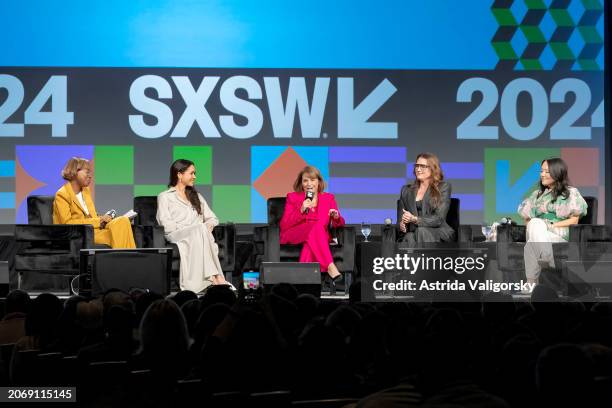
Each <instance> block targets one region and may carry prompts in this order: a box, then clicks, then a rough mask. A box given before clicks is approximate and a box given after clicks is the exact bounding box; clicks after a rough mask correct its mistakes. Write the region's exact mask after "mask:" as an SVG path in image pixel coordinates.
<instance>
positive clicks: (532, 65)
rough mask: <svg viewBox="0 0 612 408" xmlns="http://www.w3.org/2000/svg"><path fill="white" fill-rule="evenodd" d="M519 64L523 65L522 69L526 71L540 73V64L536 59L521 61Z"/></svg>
mask: <svg viewBox="0 0 612 408" xmlns="http://www.w3.org/2000/svg"><path fill="white" fill-rule="evenodd" d="M521 64H523V68H525V70H527V71H541V70H542V64H540V61H538V60H537V59H526V58H523V59H521Z"/></svg>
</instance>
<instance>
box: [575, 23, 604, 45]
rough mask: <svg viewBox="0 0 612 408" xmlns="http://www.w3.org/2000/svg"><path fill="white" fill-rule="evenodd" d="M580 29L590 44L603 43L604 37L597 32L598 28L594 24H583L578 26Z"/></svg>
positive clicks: (585, 40)
mask: <svg viewBox="0 0 612 408" xmlns="http://www.w3.org/2000/svg"><path fill="white" fill-rule="evenodd" d="M578 31H580V35H581V36H582V38H583V39H584V42H586V43H588V44H602V43H603V38H601V36H600V35H599V33H598V32H597V28H595V27H593V26H581V27H578Z"/></svg>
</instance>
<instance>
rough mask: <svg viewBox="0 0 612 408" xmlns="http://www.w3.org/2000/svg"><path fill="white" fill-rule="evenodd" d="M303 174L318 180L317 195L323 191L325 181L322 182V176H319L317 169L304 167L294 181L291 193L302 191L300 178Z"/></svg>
mask: <svg viewBox="0 0 612 408" xmlns="http://www.w3.org/2000/svg"><path fill="white" fill-rule="evenodd" d="M304 174H306V175H308V176H311V177H313V178H316V179H318V180H319V188H318V189H317V192H318V193H320V192H322V191H323V190H325V181H324V180H323V176H322V175H321V172H320V171H319V169H317V168H316V167H314V166H306V167H304V168H303V169H302V171H300V172H299V174H298V176H297V178H296V179H295V182H294V183H293V191H296V192H298V193H299V192H302V191H304V187H302V177H303V176H304Z"/></svg>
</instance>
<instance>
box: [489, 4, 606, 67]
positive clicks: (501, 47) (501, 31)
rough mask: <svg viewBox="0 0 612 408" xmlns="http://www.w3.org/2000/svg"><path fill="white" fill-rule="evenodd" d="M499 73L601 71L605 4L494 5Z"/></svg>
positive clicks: (602, 64)
mask: <svg viewBox="0 0 612 408" xmlns="http://www.w3.org/2000/svg"><path fill="white" fill-rule="evenodd" d="M491 11H492V13H493V15H494V16H495V19H496V20H497V23H498V24H499V28H498V29H497V31H496V32H495V35H494V36H493V38H492V40H491V43H492V46H493V48H494V49H495V52H496V54H497V56H498V57H499V62H498V64H497V68H513V69H515V70H551V69H555V70H556V69H565V70H570V69H571V70H574V71H600V70H603V67H604V49H603V48H604V47H603V38H604V33H603V26H604V16H603V3H602V0H514V1H513V0H495V1H494V2H493V5H492V6H491Z"/></svg>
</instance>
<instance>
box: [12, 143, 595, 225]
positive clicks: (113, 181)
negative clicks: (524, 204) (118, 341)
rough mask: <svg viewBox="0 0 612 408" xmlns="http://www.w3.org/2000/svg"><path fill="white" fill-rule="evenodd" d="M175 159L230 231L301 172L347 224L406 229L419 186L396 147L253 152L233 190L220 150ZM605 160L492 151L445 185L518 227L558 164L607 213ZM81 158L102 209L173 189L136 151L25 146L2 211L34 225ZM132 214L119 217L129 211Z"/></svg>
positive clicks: (180, 149) (588, 153) (476, 213)
mask: <svg viewBox="0 0 612 408" xmlns="http://www.w3.org/2000/svg"><path fill="white" fill-rule="evenodd" d="M168 153H169V154H168V156H169V157H168V158H167V163H170V162H171V161H173V160H175V159H177V158H187V159H189V160H192V161H194V162H195V165H196V169H197V179H196V185H197V188H198V190H199V191H200V192H201V193H202V194H203V195H204V197H205V198H206V199H207V201H208V202H209V204H210V205H211V207H212V209H213V211H214V212H215V213H216V214H217V216H218V217H219V219H220V220H221V221H222V222H236V223H238V222H243V223H249V222H252V223H264V222H266V221H267V216H266V214H267V211H266V199H268V198H269V197H276V196H285V195H286V194H287V193H288V192H289V191H291V189H292V185H293V182H294V180H295V177H296V175H297V173H298V172H299V170H301V169H302V168H303V167H304V166H305V165H307V164H310V165H313V166H316V167H317V168H319V170H320V171H321V173H322V175H323V177H324V179H325V180H326V182H327V188H326V191H329V192H331V193H334V194H335V195H336V200H337V202H338V205H339V206H340V210H341V212H342V215H343V216H344V217H345V219H346V220H347V222H348V223H353V224H355V223H360V222H362V221H365V222H372V223H382V222H383V221H384V219H385V218H391V219H392V220H393V222H395V221H396V220H395V218H396V210H395V208H396V200H397V199H398V196H399V192H400V189H401V187H402V186H403V185H404V184H406V183H407V182H409V181H410V180H412V179H414V175H413V174H412V168H413V160H414V157H415V155H416V153H417V152H412V151H409V150H408V149H407V148H406V147H386V146H359V147H347V146H329V147H310V146H252V147H251V153H250V155H251V157H250V158H249V159H250V172H249V173H250V174H249V175H248V176H247V179H244V181H243V184H232V185H227V184H217V183H215V182H214V180H215V177H214V174H213V160H214V152H213V149H212V147H211V146H175V147H173V149H172V150H171V151H169V152H168ZM601 155H602V152H601V151H600V149H598V148H529V149H527V148H486V149H484V151H483V159H482V161H480V162H443V163H441V165H442V170H443V172H444V175H445V179H446V180H448V181H450V182H451V183H452V185H453V197H457V198H459V199H460V200H461V211H462V215H463V216H464V217H465V215H470V217H467V218H469V219H471V222H479V221H475V220H480V221H482V220H486V221H487V222H492V221H495V220H497V219H499V218H501V217H503V216H512V217H513V218H515V219H516V218H517V217H516V209H517V207H518V204H519V203H520V201H521V200H522V199H523V198H524V197H525V196H526V195H527V194H529V193H530V192H531V191H533V189H534V188H535V186H536V183H537V181H538V179H539V168H540V161H541V160H542V158H546V157H553V156H560V157H562V158H563V159H564V160H565V161H566V162H567V163H568V166H569V169H570V179H571V183H572V185H573V186H576V187H577V188H578V189H579V190H580V192H581V193H582V194H583V195H592V196H596V197H598V198H599V209H600V210H601V211H602V212H603V209H604V207H605V203H604V202H603V200H604V190H603V186H601V183H602V182H603V180H600V177H599V175H600V163H603V161H602V156H601ZM72 156H80V157H84V158H87V159H89V160H91V163H92V166H93V170H94V184H93V185H92V191H93V192H94V197H95V193H96V192H97V193H98V195H100V196H101V197H98V199H96V202H97V203H99V202H100V200H101V199H102V197H103V196H104V195H110V193H114V195H116V194H117V193H119V192H120V193H121V194H123V197H124V198H125V203H124V204H123V205H125V206H131V200H132V197H134V196H141V195H157V194H159V193H160V192H161V191H164V190H165V189H166V188H167V187H166V185H165V184H163V183H165V180H163V181H162V180H160V183H159V184H142V183H139V180H137V178H136V177H135V171H134V170H135V168H136V167H137V166H138V163H135V159H134V158H135V154H134V147H133V146H126V145H123V146H92V145H89V146H83V145H69V146H48V145H46V146H16V151H15V160H14V161H10V160H4V161H0V177H14V178H15V185H16V188H15V191H11V192H3V193H4V194H5V196H4V198H3V201H2V202H1V203H2V205H3V206H4V208H14V209H16V222H17V223H27V209H26V197H27V196H28V195H32V194H41V195H53V194H54V193H55V192H56V191H57V189H58V188H60V187H61V186H62V184H63V183H64V180H62V178H61V177H60V172H61V169H62V168H63V166H64V164H65V163H66V161H67V160H68V159H69V158H70V157H72ZM170 156H171V157H170ZM126 188H127V190H126ZM7 197H8V198H7ZM110 205H116V204H112V203H111V204H110ZM107 209H108V208H98V210H99V211H106V210H107ZM127 209H128V208H117V210H118V211H119V212H122V211H125V210H127ZM600 219H603V215H602V213H600ZM464 220H465V218H464Z"/></svg>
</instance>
